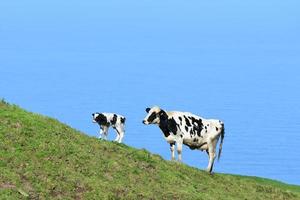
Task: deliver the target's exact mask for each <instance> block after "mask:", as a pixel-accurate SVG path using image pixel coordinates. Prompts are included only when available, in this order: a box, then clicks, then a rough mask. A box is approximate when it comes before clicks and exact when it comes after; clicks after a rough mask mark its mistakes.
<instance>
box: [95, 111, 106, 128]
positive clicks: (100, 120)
mask: <svg viewBox="0 0 300 200" xmlns="http://www.w3.org/2000/svg"><path fill="white" fill-rule="evenodd" d="M95 121H96V122H97V123H98V124H100V125H104V126H109V122H108V121H107V118H106V116H105V115H103V114H102V113H99V115H98V116H97V117H96V119H95Z"/></svg>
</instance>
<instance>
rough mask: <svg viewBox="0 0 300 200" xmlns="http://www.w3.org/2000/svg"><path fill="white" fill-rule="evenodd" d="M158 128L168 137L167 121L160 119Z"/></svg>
mask: <svg viewBox="0 0 300 200" xmlns="http://www.w3.org/2000/svg"><path fill="white" fill-rule="evenodd" d="M159 128H160V130H161V131H162V132H163V133H164V136H165V137H168V136H169V135H170V131H169V128H168V122H167V121H160V123H159Z"/></svg>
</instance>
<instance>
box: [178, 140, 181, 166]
mask: <svg viewBox="0 0 300 200" xmlns="http://www.w3.org/2000/svg"><path fill="white" fill-rule="evenodd" d="M177 154H178V161H179V162H181V161H182V155H181V154H182V141H179V142H177Z"/></svg>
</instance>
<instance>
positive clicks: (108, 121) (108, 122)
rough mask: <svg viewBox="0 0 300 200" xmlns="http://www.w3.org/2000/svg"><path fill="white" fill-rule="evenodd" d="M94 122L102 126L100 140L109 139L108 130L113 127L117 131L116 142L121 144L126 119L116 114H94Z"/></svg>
mask: <svg viewBox="0 0 300 200" xmlns="http://www.w3.org/2000/svg"><path fill="white" fill-rule="evenodd" d="M92 116H93V122H94V123H98V124H99V126H100V136H99V138H103V139H107V134H108V128H109V127H110V126H112V127H113V128H114V129H115V130H116V131H117V137H116V139H115V141H116V142H119V143H121V142H122V139H123V137H124V133H125V120H126V119H125V117H124V116H122V115H117V114H114V113H98V112H96V113H93V114H92Z"/></svg>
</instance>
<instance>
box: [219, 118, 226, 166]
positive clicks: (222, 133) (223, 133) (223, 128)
mask: <svg viewBox="0 0 300 200" xmlns="http://www.w3.org/2000/svg"><path fill="white" fill-rule="evenodd" d="M221 125H222V131H221V142H220V146H219V154H218V161H219V160H220V157H221V153H222V146H223V140H224V136H225V127H224V123H223V122H221Z"/></svg>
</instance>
